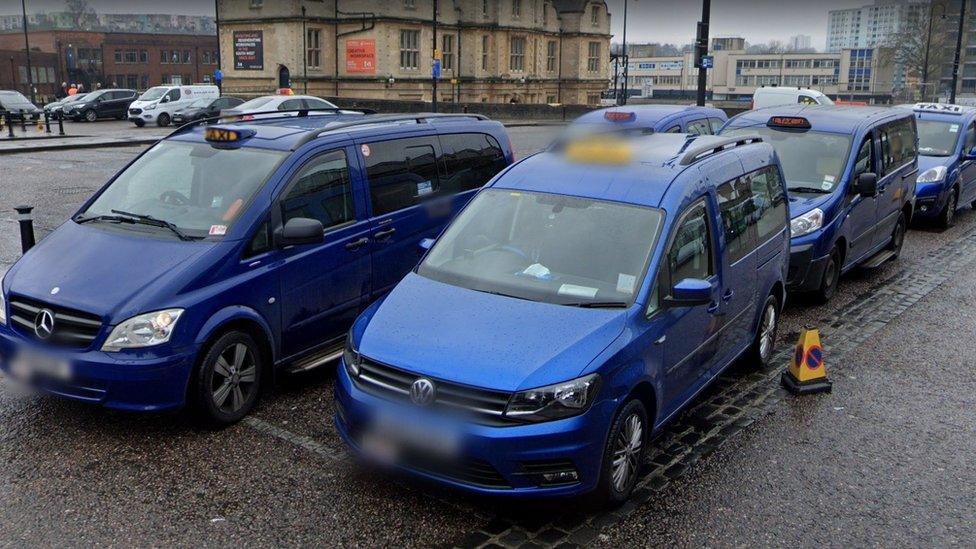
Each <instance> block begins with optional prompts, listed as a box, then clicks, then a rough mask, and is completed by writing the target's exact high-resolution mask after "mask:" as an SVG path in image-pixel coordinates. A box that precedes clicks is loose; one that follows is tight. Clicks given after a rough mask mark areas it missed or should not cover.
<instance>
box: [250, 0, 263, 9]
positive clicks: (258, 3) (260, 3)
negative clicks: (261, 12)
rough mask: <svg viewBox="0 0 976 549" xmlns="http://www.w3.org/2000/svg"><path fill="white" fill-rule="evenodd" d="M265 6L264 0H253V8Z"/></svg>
mask: <svg viewBox="0 0 976 549" xmlns="http://www.w3.org/2000/svg"><path fill="white" fill-rule="evenodd" d="M261 6H264V0H251V9H258V8H260V7H261Z"/></svg>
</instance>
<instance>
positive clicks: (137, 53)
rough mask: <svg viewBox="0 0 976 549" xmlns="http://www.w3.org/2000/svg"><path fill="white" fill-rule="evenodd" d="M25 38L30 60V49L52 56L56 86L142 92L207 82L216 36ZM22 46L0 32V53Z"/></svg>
mask: <svg viewBox="0 0 976 549" xmlns="http://www.w3.org/2000/svg"><path fill="white" fill-rule="evenodd" d="M29 39H30V46H31V50H32V52H31V59H32V60H33V58H34V56H35V55H38V53H35V52H34V51H33V50H40V52H42V53H43V54H53V55H54V59H55V63H54V66H55V80H56V82H57V86H58V87H60V84H61V82H67V83H68V84H71V83H79V84H83V85H84V86H85V88H86V89H89V90H90V89H93V88H95V87H97V86H101V87H103V88H104V87H116V86H117V87H120V88H132V89H137V90H145V89H146V88H150V87H152V86H158V85H160V84H168V83H174V84H175V83H179V84H191V83H202V82H210V81H211V80H212V78H213V72H214V71H215V70H217V59H218V57H217V55H218V53H217V52H218V48H217V37H216V36H208V35H187V34H148V33H124V32H94V31H65V30H48V31H35V32H31V33H29ZM23 47H24V35H23V34H22V33H3V34H0V50H20V51H21V53H22V52H23ZM0 66H2V63H0ZM8 73H9V70H8ZM45 76H46V74H45ZM25 87H26V85H25Z"/></svg>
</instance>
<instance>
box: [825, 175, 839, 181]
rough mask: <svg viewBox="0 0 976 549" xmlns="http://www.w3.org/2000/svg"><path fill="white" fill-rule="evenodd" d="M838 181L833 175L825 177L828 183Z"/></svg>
mask: <svg viewBox="0 0 976 549" xmlns="http://www.w3.org/2000/svg"><path fill="white" fill-rule="evenodd" d="M836 180H837V179H836V178H835V177H834V176H832V175H825V176H824V181H828V182H830V183H833V182H834V181H836Z"/></svg>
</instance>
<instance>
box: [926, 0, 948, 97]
mask: <svg viewBox="0 0 976 549" xmlns="http://www.w3.org/2000/svg"><path fill="white" fill-rule="evenodd" d="M935 6H936V4H935V2H932V4H931V6H929V33H928V38H926V40H925V61H924V64H923V66H922V100H923V101H924V100H925V86H926V85H927V84H928V83H929V48H931V47H932V20H933V19H934V18H935ZM938 6H939V7H940V8H942V15H940V16H939V18H940V19H945V4H938Z"/></svg>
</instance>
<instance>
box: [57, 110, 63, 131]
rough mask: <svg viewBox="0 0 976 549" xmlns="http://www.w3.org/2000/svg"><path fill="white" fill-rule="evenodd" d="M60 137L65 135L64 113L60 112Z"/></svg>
mask: <svg viewBox="0 0 976 549" xmlns="http://www.w3.org/2000/svg"><path fill="white" fill-rule="evenodd" d="M58 135H64V111H58Z"/></svg>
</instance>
